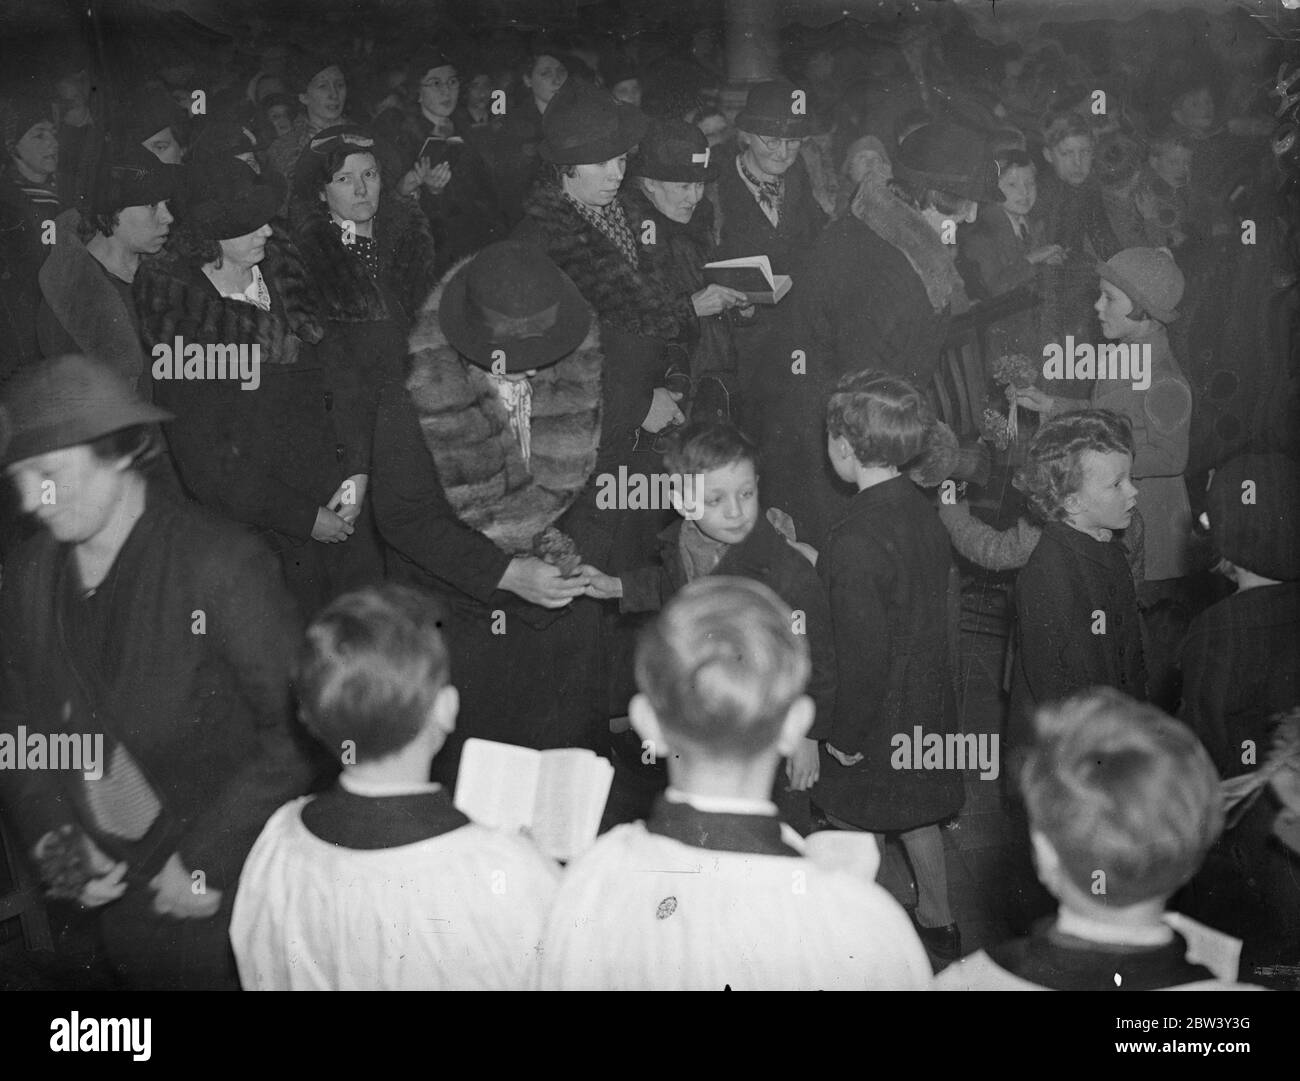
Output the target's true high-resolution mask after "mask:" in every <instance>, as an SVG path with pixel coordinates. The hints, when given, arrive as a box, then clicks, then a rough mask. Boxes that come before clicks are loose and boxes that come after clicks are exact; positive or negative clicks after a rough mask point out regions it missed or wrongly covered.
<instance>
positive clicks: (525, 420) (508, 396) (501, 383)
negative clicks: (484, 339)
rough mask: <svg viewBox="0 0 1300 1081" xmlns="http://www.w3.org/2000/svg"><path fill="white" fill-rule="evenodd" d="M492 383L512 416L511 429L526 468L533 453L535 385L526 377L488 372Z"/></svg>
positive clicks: (508, 414) (508, 413)
mask: <svg viewBox="0 0 1300 1081" xmlns="http://www.w3.org/2000/svg"><path fill="white" fill-rule="evenodd" d="M488 378H489V379H491V380H492V385H493V386H494V387H496V388H497V393H498V394H499V395H501V404H502V405H504V406H505V407H506V415H507V416H508V417H509V418H510V431H511V432H512V433H513V434H514V437H515V439H516V440H517V441H518V443H519V453H520V454H522V455H523V458H524V468H527V467H528V460H529V458H531V457H532V453H533V385H532V383H530V382H529V381H528V380H527V379H526V378H525V379H510V378H508V377H506V376H504V375H492V374H491V373H489V374H488Z"/></svg>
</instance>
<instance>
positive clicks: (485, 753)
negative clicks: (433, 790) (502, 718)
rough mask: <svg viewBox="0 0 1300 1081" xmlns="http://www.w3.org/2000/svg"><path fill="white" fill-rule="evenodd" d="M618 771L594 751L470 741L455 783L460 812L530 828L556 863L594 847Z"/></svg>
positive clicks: (480, 819)
mask: <svg viewBox="0 0 1300 1081" xmlns="http://www.w3.org/2000/svg"><path fill="white" fill-rule="evenodd" d="M613 780H614V767H613V766H612V765H610V763H609V762H607V761H606V760H605V759H603V758H601V757H600V756H599V755H598V754H596V753H595V752H594V751H587V750H583V749H581V748H577V747H566V748H562V749H560V750H553V751H534V750H531V749H529V748H528V747H516V746H515V745H514V744H512V743H494V742H492V741H491V740H486V739H468V740H466V741H465V750H464V751H463V752H462V754H461V758H460V772H459V774H458V775H457V778H456V807H457V808H458V809H459V810H460V811H461V813H462V814H466V815H468V816H469V817H470V818H472V819H473V820H474V821H475V822H478V823H479V824H480V825H484V826H491V827H493V828H496V829H527V830H529V831H530V832H531V833H532V836H533V840H534V841H536V842H537V846H538V847H539V848H540V849H541V850H542V851H543V852H545V853H546V854H547V855H548V856H550V857H551V858H552V859H557V860H570V859H573V857H574V856H577V855H580V854H581V853H582V852H584V851H586V850H587V849H588V848H590V847H591V844H592V842H593V841H595V839H596V831H597V830H599V829H600V819H601V816H602V815H603V814H604V813H605V800H606V799H607V798H608V796H609V786H610V784H611V783H612V782H613Z"/></svg>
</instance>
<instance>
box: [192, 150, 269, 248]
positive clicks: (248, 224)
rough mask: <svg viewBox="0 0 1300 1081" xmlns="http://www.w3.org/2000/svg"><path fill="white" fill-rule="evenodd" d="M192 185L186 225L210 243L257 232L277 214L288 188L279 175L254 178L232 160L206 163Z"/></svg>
mask: <svg viewBox="0 0 1300 1081" xmlns="http://www.w3.org/2000/svg"><path fill="white" fill-rule="evenodd" d="M192 181H193V187H192V189H191V192H190V199H191V203H190V206H189V209H188V213H187V214H186V218H187V223H188V224H191V225H193V226H194V227H195V228H196V229H197V230H198V231H199V232H201V233H204V234H206V235H207V236H209V237H211V238H212V239H213V240H233V239H234V238H235V237H238V236H247V235H248V234H249V233H252V232H255V231H256V230H258V229H260V228H261V227H262V226H263V225H265V224H266V223H267V222H269V221H270V220H271V219H272V218H274V217H275V216H276V215H277V214H278V213H279V212H280V207H281V206H283V205H284V197H285V193H286V191H287V188H288V185H287V184H286V183H285V180H284V177H282V176H281V175H280V174H279V173H275V172H272V173H268V174H266V175H263V176H258V175H257V174H256V173H254V172H253V170H252V169H250V168H249V167H248V166H247V165H245V164H244V163H243V162H242V161H238V160H236V159H235V158H224V159H217V160H214V161H211V162H208V163H207V164H205V165H204V167H203V168H201V169H196V170H195V171H194V173H193V177H192Z"/></svg>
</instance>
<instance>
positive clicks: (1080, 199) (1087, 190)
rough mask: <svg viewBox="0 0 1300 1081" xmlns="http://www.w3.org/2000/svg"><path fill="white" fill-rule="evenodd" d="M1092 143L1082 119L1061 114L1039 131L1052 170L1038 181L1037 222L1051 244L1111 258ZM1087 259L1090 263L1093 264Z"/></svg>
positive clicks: (1113, 245)
mask: <svg viewBox="0 0 1300 1081" xmlns="http://www.w3.org/2000/svg"><path fill="white" fill-rule="evenodd" d="M1095 148H1096V140H1095V138H1094V136H1093V131H1092V128H1091V127H1090V126H1089V123H1088V121H1087V120H1086V119H1084V118H1083V117H1082V116H1080V115H1079V114H1078V113H1063V114H1062V115H1060V116H1058V117H1056V118H1055V119H1054V120H1052V121H1051V122H1050V123H1049V124H1048V125H1047V127H1046V128H1045V129H1044V130H1043V158H1044V159H1045V160H1046V161H1047V163H1048V164H1049V165H1050V166H1051V167H1052V168H1051V170H1050V171H1049V172H1048V173H1046V174H1045V175H1044V176H1042V177H1039V178H1038V205H1037V211H1036V217H1037V218H1039V219H1040V220H1041V221H1042V222H1043V225H1044V236H1045V239H1046V241H1047V243H1049V244H1059V245H1060V246H1061V247H1062V248H1064V249H1066V252H1067V255H1069V256H1073V257H1075V258H1078V257H1079V256H1082V255H1084V253H1085V248H1091V249H1092V251H1093V253H1094V256H1095V258H1098V259H1109V258H1110V257H1111V256H1112V255H1113V254H1114V253H1115V252H1116V251H1118V250H1119V242H1118V241H1117V240H1116V239H1115V234H1114V233H1113V232H1112V231H1111V227H1110V221H1109V219H1108V218H1107V217H1106V209H1105V206H1104V204H1103V203H1102V199H1101V186H1100V185H1099V184H1098V183H1097V179H1096V177H1094V176H1093V175H1092V157H1093V152H1094V150H1095ZM1092 261H1093V260H1092V259H1089V260H1088V262H1092Z"/></svg>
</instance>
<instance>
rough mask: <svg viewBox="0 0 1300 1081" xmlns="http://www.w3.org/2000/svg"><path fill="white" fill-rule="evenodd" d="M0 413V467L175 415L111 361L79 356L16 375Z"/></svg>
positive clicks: (33, 367)
mask: <svg viewBox="0 0 1300 1081" xmlns="http://www.w3.org/2000/svg"><path fill="white" fill-rule="evenodd" d="M0 411H2V412H3V414H5V416H6V419H4V420H0V443H3V447H2V448H0V466H6V465H10V464H12V463H13V462H20V461H22V460H23V459H25V458H34V457H36V456H37V455H38V454H46V453H48V452H49V451H52V450H61V449H62V448H64V447H75V446H77V445H78V444H81V443H89V442H92V441H93V440H95V439H98V438H99V437H100V436H103V435H108V434H109V433H110V432H116V431H120V430H121V429H122V428H129V427H131V426H132V425H135V424H160V423H162V422H163V421H168V420H171V419H172V415H171V414H170V413H167V412H164V411H163V410H161V409H158V408H157V407H155V406H153V405H150V404H149V403H148V402H145V401H143V400H142V399H141V398H140V397H139V395H137V394H136V393H135V391H133V390H132V389H131V387H130V385H129V384H128V383H127V381H126V380H125V379H123V378H122V376H121V375H119V374H118V373H117V372H116V371H114V370H113V369H112V368H110V367H109V366H108V365H107V364H104V363H103V362H102V361H98V360H93V359H92V358H90V357H85V356H78V355H75V354H74V355H69V356H62V357H56V358H55V359H53V360H43V361H41V362H40V364H37V365H32V366H31V367H29V368H27V369H25V370H23V371H22V372H20V373H19V374H18V375H16V376H15V377H14V378H13V380H12V381H11V382H10V383H9V385H8V386H7V387H6V388H5V392H4V398H3V401H0ZM4 429H7V431H5V430H4Z"/></svg>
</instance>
